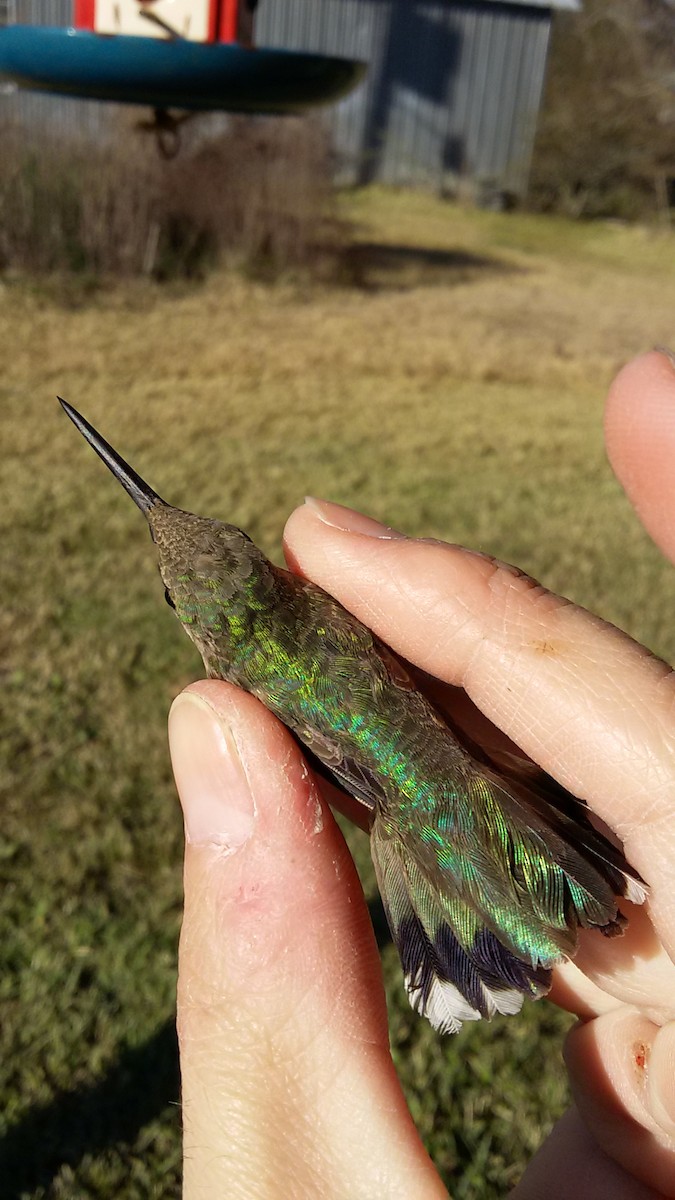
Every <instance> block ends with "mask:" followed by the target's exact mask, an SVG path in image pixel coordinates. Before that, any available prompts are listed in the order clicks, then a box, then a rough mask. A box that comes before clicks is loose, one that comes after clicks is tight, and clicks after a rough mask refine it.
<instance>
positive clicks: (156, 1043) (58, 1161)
mask: <svg viewBox="0 0 675 1200" xmlns="http://www.w3.org/2000/svg"><path fill="white" fill-rule="evenodd" d="M368 908H369V911H370V916H371V920H372V922H373V928H374V930H375V936H376V938H377V944H378V946H379V948H380V949H382V948H383V946H386V945H388V943H389V942H390V941H391V935H390V933H389V926H388V925H387V918H386V917H385V915H384V909H383V907H382V902H381V900H380V898H379V896H378V897H377V898H376V899H374V900H372V901H371V902H370V903H369V905H368ZM179 1094H180V1075H179V1070H178V1043H177V1039H176V1027H175V1021H174V1018H173V1017H172V1018H171V1020H169V1021H167V1022H166V1023H165V1024H164V1025H162V1026H161V1028H160V1029H159V1030H158V1032H157V1033H156V1034H154V1036H153V1037H151V1038H150V1039H149V1040H148V1041H147V1042H143V1044H142V1045H141V1046H135V1047H134V1048H133V1049H126V1050H123V1051H122V1053H121V1054H120V1057H119V1059H118V1060H117V1062H116V1063H115V1064H114V1066H112V1067H111V1068H110V1070H109V1071H108V1073H107V1075H105V1076H104V1077H103V1078H102V1079H99V1080H98V1081H97V1082H96V1083H92V1084H90V1085H89V1086H87V1087H80V1088H73V1090H72V1091H69V1092H60V1093H59V1094H58V1095H56V1096H55V1097H54V1099H53V1100H52V1101H51V1102H50V1103H49V1104H44V1105H40V1106H36V1107H35V1108H32V1109H31V1110H30V1111H29V1112H28V1113H26V1115H25V1116H24V1117H23V1118H22V1119H21V1120H20V1121H19V1122H18V1123H17V1124H16V1125H14V1126H13V1127H12V1128H11V1129H10V1130H9V1131H8V1132H7V1134H6V1135H5V1136H4V1138H1V1139H0V1180H2V1187H1V1194H2V1197H3V1200H20V1198H21V1197H22V1196H25V1195H26V1193H30V1192H34V1191H35V1190H36V1189H38V1188H47V1187H48V1186H49V1184H50V1182H51V1181H52V1179H53V1178H54V1176H55V1175H56V1174H57V1172H58V1171H59V1170H60V1169H61V1167H63V1166H69V1167H71V1168H74V1167H76V1166H77V1164H78V1163H79V1162H80V1160H81V1159H82V1158H84V1156H85V1154H98V1153H100V1152H101V1151H103V1150H106V1149H108V1148H110V1147H111V1146H115V1145H117V1144H118V1143H120V1142H125V1143H128V1144H133V1143H134V1142H135V1140H136V1138H137V1136H138V1134H139V1132H140V1130H141V1129H143V1127H144V1126H145V1125H147V1124H148V1123H149V1122H150V1121H152V1120H153V1119H154V1118H156V1117H158V1116H159V1115H160V1114H161V1113H162V1112H163V1110H164V1109H165V1108H166V1107H167V1105H169V1104H172V1103H173V1104H178V1102H179ZM176 1120H178V1117H177V1118H176Z"/></svg>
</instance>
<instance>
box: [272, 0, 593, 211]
mask: <svg viewBox="0 0 675 1200" xmlns="http://www.w3.org/2000/svg"><path fill="white" fill-rule="evenodd" d="M552 3H553V6H555V7H570V8H572V7H576V4H575V3H574V0H562V3H561V0H558V2H557V3H556V0H552ZM550 23H551V10H550V7H548V6H546V7H544V6H542V5H540V4H537V3H536V0H535V4H534V5H533V4H532V3H529V4H527V3H526V4H510V3H503V2H500V0H497V2H495V0H492V2H489V0H477V2H474V3H472V2H470V0H468V2H459V3H456V2H453V0H320V2H319V0H260V3H259V7H258V15H257V26H256V38H257V41H258V44H259V45H261V46H286V47H288V48H289V49H306V50H316V51H319V52H323V53H326V54H330V53H332V54H344V55H347V56H350V57H354V58H362V59H365V60H366V61H367V62H369V64H370V67H369V72H368V76H367V78H366V80H365V82H364V83H363V84H362V85H361V86H360V87H359V88H358V90H357V91H356V92H355V93H353V94H352V95H351V96H349V97H347V99H345V100H343V101H342V102H341V103H340V104H338V105H337V106H336V107H335V108H334V109H333V110H332V111H331V112H330V113H329V114H327V119H328V120H329V122H330V124H331V127H332V131H333V138H334V143H335V147H336V151H337V153H338V157H339V164H340V165H339V177H340V179H341V181H343V182H358V183H365V182H369V181H372V180H380V181H382V182H386V183H393V184H410V183H412V184H421V185H425V186H431V187H433V188H435V189H438V190H440V191H454V190H456V188H457V187H458V185H460V184H461V183H462V181H466V182H467V183H470V184H472V185H473V186H474V187H476V188H478V189H479V190H480V191H483V192H488V193H489V192H491V191H494V192H495V193H514V194H519V193H521V192H522V191H524V189H525V187H526V186H527V176H528V171H529V166H530V159H531V155H532V145H533V141H534V132H535V126H536V120H537V114H538V111H539V105H540V101H541V93H542V88H543V83H544V72H545V67H546V53H547V49H548V38H549V32H550Z"/></svg>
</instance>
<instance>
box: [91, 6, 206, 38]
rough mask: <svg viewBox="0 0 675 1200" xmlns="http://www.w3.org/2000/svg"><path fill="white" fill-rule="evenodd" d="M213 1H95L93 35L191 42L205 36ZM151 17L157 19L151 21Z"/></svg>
mask: <svg viewBox="0 0 675 1200" xmlns="http://www.w3.org/2000/svg"><path fill="white" fill-rule="evenodd" d="M215 3H216V0H96V10H95V15H94V29H95V30H96V33H122V34H125V35H127V36H129V37H151V38H164V39H166V38H170V37H171V36H172V34H174V35H178V37H181V38H187V39H188V41H191V42H205V41H207V40H208V36H209V12H210V10H211V7H212V5H213V4H215ZM153 17H155V18H157V19H156V20H153Z"/></svg>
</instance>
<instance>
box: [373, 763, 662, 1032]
mask: <svg viewBox="0 0 675 1200" xmlns="http://www.w3.org/2000/svg"><path fill="white" fill-rule="evenodd" d="M487 774H488V777H487V778H486V777H485V775H484V774H483V775H479V774H478V773H476V774H475V776H474V778H473V779H472V780H470V781H469V784H468V786H469V788H470V789H471V788H472V789H473V793H474V794H473V797H472V799H473V804H472V805H471V806H469V811H473V812H476V813H479V814H480V818H479V819H480V836H479V837H478V838H477V837H475V836H474V835H475V828H474V825H473V823H472V821H471V820H470V819H465V820H463V821H462V822H455V823H454V824H453V822H452V820H451V819H449V816H448V811H447V807H446V808H445V810H443V809H441V810H436V811H435V812H433V813H431V812H427V814H426V819H427V824H426V826H425V828H424V830H423V831H422V832H421V833H420V830H419V829H416V830H415V833H414V843H413V844H414V846H415V852H414V853H413V851H412V850H411V848H410V847H409V846H408V845H407V838H408V837H409V836H410V832H411V831H410V829H407V830H406V829H405V828H403V829H402V828H401V827H400V825H396V826H394V825H393V824H392V823H391V821H390V820H388V819H385V818H384V817H383V815H382V814H379V815H378V817H377V818H376V820H375V824H374V827H373V831H372V836H371V845H372V852H373V860H374V864H375V870H376V874H377V879H378V884H379V887H380V892H381V894H382V898H383V903H384V907H385V912H386V914H387V919H388V921H389V925H390V928H391V932H392V937H393V939H394V942H395V944H396V946H397V948H398V951H399V954H400V957H401V962H402V965H403V970H404V975H405V984H406V989H407V991H408V995H409V998H410V1001H411V1004H412V1006H413V1008H414V1009H415V1010H416V1011H418V1012H420V1013H422V1014H424V1015H425V1016H426V1017H427V1018H428V1019H429V1020H430V1021H431V1023H432V1025H434V1027H435V1028H437V1029H438V1030H439V1031H440V1032H442V1033H453V1032H455V1031H456V1030H457V1029H458V1028H459V1027H460V1025H461V1023H462V1022H463V1021H467V1020H478V1019H480V1018H481V1017H488V1018H489V1017H491V1016H493V1015H494V1014H495V1013H513V1012H517V1011H518V1009H519V1008H520V1007H521V1005H522V1002H523V998H524V997H525V996H528V997H530V998H532V999H536V998H538V997H539V996H542V995H545V994H546V992H547V991H548V989H549V986H550V981H551V969H552V967H553V966H554V965H555V964H556V963H558V962H561V961H563V960H564V959H565V958H567V957H570V956H572V955H573V954H574V952H575V950H576V946H577V931H578V928H579V927H593V928H597V929H598V930H599V931H600V932H602V933H605V934H606V935H608V936H613V935H614V934H616V933H619V932H620V931H621V927H622V924H623V921H624V918H623V917H622V915H621V913H620V912H619V911H618V908H617V904H616V899H615V897H616V895H624V896H629V897H630V898H632V899H633V900H636V901H641V900H642V899H644V896H645V888H644V886H643V885H642V882H641V881H640V879H639V877H638V876H637V875H636V873H635V872H634V871H632V870H631V868H630V867H629V866H628V864H627V862H626V861H625V859H624V858H623V855H622V854H621V852H620V851H619V850H617V849H616V848H615V847H613V846H612V845H611V844H610V843H609V842H608V841H607V839H606V838H604V837H603V836H602V835H601V834H599V833H597V831H596V830H595V829H594V828H593V826H592V825H591V824H590V821H589V820H588V817H587V816H586V814H585V812H584V813H583V814H582V820H579V815H578V814H576V813H575V816H574V818H572V817H571V816H569V815H567V814H566V813H564V812H562V811H560V810H561V809H562V808H563V807H564V804H563V797H565V798H566V799H565V801H564V803H565V804H567V801H569V802H570V804H571V805H572V807H576V806H577V805H578V806H579V807H580V808H581V809H584V808H585V806H583V805H582V804H581V802H580V801H576V800H574V798H573V797H567V794H566V793H563V792H562V789H560V805H559V807H556V808H553V809H552V810H549V811H548V812H546V811H543V810H542V807H541V805H540V797H539V795H538V794H537V791H536V790H535V791H532V792H529V791H528V789H527V788H526V787H524V786H523V785H522V784H516V783H514V786H513V790H512V789H511V787H510V786H509V785H508V784H505V781H504V780H503V779H500V778H497V777H494V778H490V777H489V774H490V773H489V769H488V773H487ZM553 786H554V787H555V786H556V785H553ZM528 801H529V803H528ZM450 824H453V828H452V838H449V825H450ZM420 843H422V844H424V845H425V846H426V853H422V854H421V853H420Z"/></svg>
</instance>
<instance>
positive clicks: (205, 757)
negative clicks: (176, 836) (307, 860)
mask: <svg viewBox="0 0 675 1200" xmlns="http://www.w3.org/2000/svg"><path fill="white" fill-rule="evenodd" d="M169 747H170V750H171V762H172V765H173V773H174V777H175V780H176V786H177V788H178V795H179V796H180V802H181V805H182V807H183V819H184V821H185V838H186V841H188V842H191V843H194V844H195V845H213V846H223V847H226V848H227V849H229V850H232V851H234V850H238V849H239V848H240V847H241V846H243V845H244V843H245V842H246V841H248V839H249V837H250V836H251V833H252V832H253V822H254V818H255V806H254V803H253V796H252V794H251V789H250V787H249V783H248V779H247V778H246V772H245V771H244V767H243V765H242V762H241V759H240V757H239V754H238V752H237V747H236V744H235V741H234V738H233V736H232V733H231V731H230V729H229V727H228V726H227V725H226V724H225V722H224V721H222V720H221V719H220V717H219V716H218V714H217V713H216V711H215V709H213V708H211V705H210V704H207V703H206V701H205V700H203V699H202V698H201V696H197V695H196V694H195V693H194V692H182V693H181V695H180V696H177V697H176V699H175V700H174V702H173V705H172V706H171V712H170V713H169Z"/></svg>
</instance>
